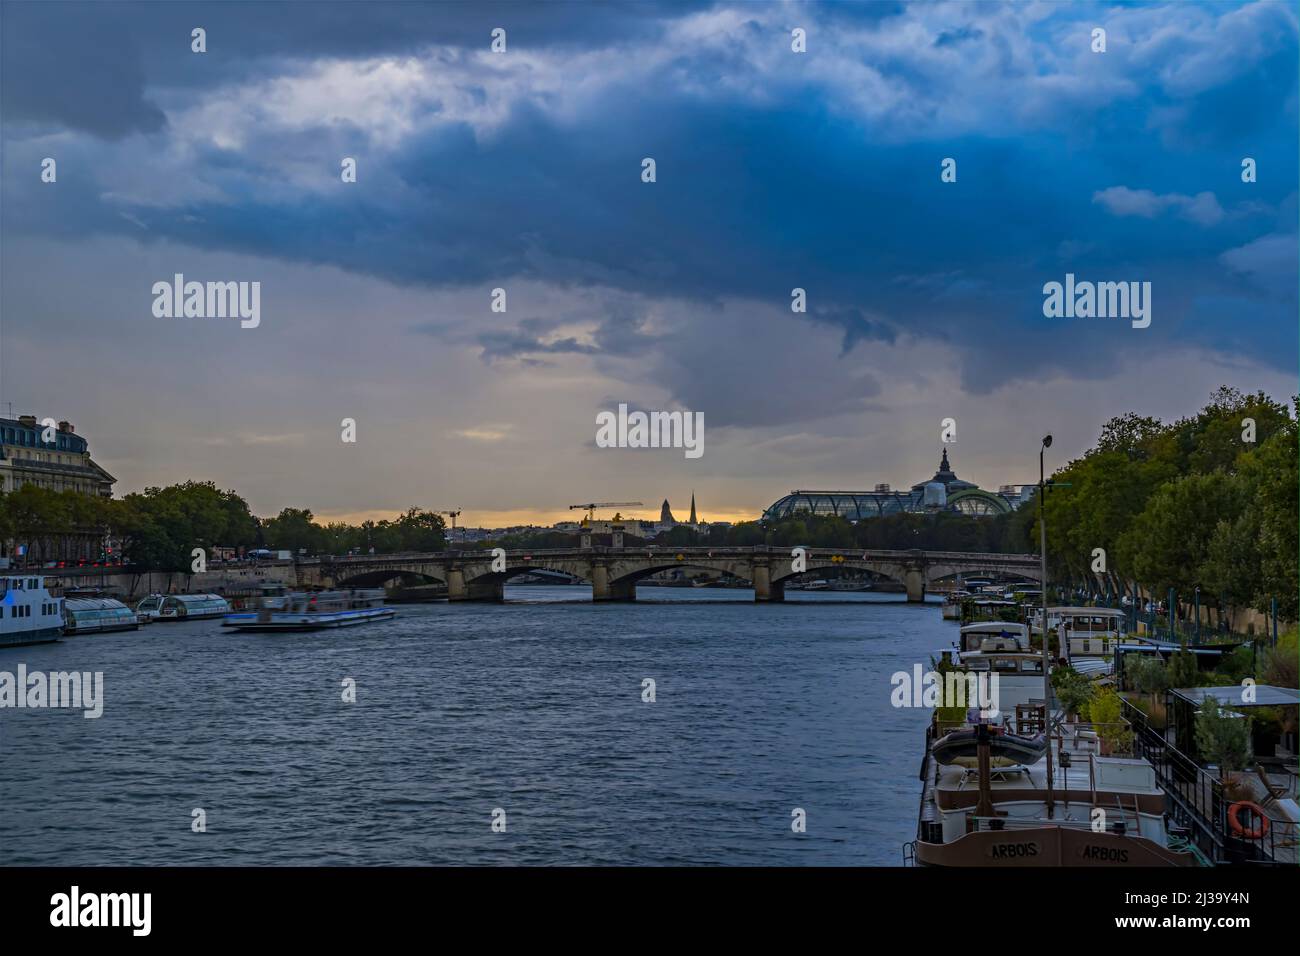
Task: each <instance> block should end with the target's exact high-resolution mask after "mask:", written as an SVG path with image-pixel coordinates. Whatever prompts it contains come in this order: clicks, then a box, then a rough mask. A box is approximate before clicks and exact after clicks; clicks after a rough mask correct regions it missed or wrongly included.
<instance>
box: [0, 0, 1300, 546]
mask: <svg viewBox="0 0 1300 956" xmlns="http://www.w3.org/2000/svg"><path fill="white" fill-rule="evenodd" d="M602 11H603V15H602V16H599V17H595V16H590V15H589V12H588V9H587V8H586V7H585V5H580V4H573V5H556V4H551V5H545V6H537V5H527V4H521V5H516V4H508V3H507V4H496V5H493V4H482V5H477V4H476V5H468V4H446V5H441V6H438V7H436V8H429V7H425V6H422V5H416V4H403V3H393V4H390V3H372V4H368V5H367V6H366V10H365V16H364V18H361V19H359V18H358V17H357V14H356V10H355V9H354V8H352V7H351V5H348V4H332V3H326V4H312V3H299V4H292V5H255V4H216V5H212V4H202V3H200V4H186V5H170V4H145V5H138V6H127V5H120V6H119V5H112V6H104V5H96V4H89V5H79V4H71V3H69V4H7V5H6V6H5V10H4V15H5V32H4V36H3V38H0V42H3V44H4V46H3V51H2V52H3V57H0V69H2V70H3V74H2V75H0V81H2V82H0V88H2V90H3V93H2V96H3V101H2V103H0V105H2V106H3V111H2V112H3V127H2V129H0V132H2V134H3V142H4V147H5V148H4V150H3V164H4V165H3V177H2V183H0V210H3V222H2V223H0V225H2V226H3V228H2V229H0V274H2V278H3V282H2V283H0V316H2V317H0V402H12V403H13V412H14V414H15V415H20V414H26V413H31V414H35V415H37V416H39V417H45V416H49V417H52V418H54V419H56V420H63V419H67V420H69V421H71V422H73V423H74V424H75V426H76V428H77V434H79V435H83V436H85V437H86V438H87V439H88V441H89V442H90V448H91V452H92V454H93V455H94V457H95V460H96V461H97V462H98V463H99V464H101V465H102V466H103V467H104V468H105V469H106V470H107V471H108V472H110V473H111V474H112V475H114V476H115V477H116V478H117V485H116V492H115V493H116V494H117V495H118V496H121V495H124V494H127V493H130V492H131V491H138V490H141V489H143V488H144V487H145V486H147V485H166V484H171V483H174V482H178V481H184V480H187V479H196V480H211V481H213V482H215V483H216V484H217V485H218V486H220V487H222V488H230V489H234V490H235V491H237V492H238V493H240V494H241V495H242V496H244V498H245V499H246V500H247V501H248V503H249V505H250V507H251V508H252V510H253V511H254V512H255V513H256V514H258V515H262V516H272V515H274V514H276V513H278V512H279V511H280V510H281V509H282V508H285V507H302V508H309V509H311V511H312V512H313V513H314V514H315V515H317V516H318V517H319V518H320V519H321V520H326V521H328V520H348V521H358V520H363V519H364V518H365V517H372V518H375V519H378V518H380V517H391V516H393V515H394V514H396V513H398V512H400V511H403V510H405V509H406V508H409V507H412V506H417V507H422V508H426V509H431V510H440V509H449V508H461V509H463V510H464V515H463V517H462V519H461V520H462V521H466V522H469V523H472V524H474V525H485V526H486V525H491V526H503V525H509V524H527V523H533V524H552V523H554V522H555V521H557V520H565V518H566V517H571V516H572V515H571V514H570V513H569V512H568V511H567V506H568V505H569V504H572V503H576V502H580V501H591V500H641V501H644V502H646V505H645V508H644V509H643V510H642V511H641V512H640V513H639V515H638V516H644V517H647V518H652V517H653V516H654V515H655V514H656V513H657V510H658V507H659V503H660V502H661V501H662V500H663V499H664V498H665V497H667V498H668V499H669V500H670V501H672V502H673V503H674V509H675V510H679V511H680V510H683V509H684V507H685V503H686V502H687V501H688V500H689V497H690V494H691V492H692V491H694V492H695V494H696V496H697V501H698V504H699V509H700V513H701V515H702V516H703V517H704V518H705V519H707V520H721V521H733V522H734V521H738V520H747V519H752V518H755V517H757V516H758V515H759V514H760V513H761V512H762V510H763V508H765V507H767V506H768V505H770V504H771V503H772V502H774V501H775V500H776V499H778V498H779V497H781V496H782V495H785V494H787V493H788V492H789V491H791V490H793V489H802V488H818V489H822V488H827V489H844V490H860V489H870V488H872V487H873V486H874V485H875V484H876V483H880V482H889V483H890V484H892V485H894V486H895V487H899V486H904V485H910V484H911V483H913V482H915V481H917V480H919V479H920V478H923V477H925V476H927V475H929V474H931V473H933V471H934V465H935V462H936V461H937V459H938V456H939V452H940V450H941V447H942V446H941V444H940V435H941V430H942V422H943V421H944V420H945V419H953V420H955V423H956V442H954V443H952V444H951V445H949V446H948V447H949V448H950V449H951V452H952V454H953V456H954V464H955V467H956V468H957V471H958V473H959V474H960V475H961V476H962V477H963V478H966V479H969V480H971V481H973V482H976V483H977V484H978V485H980V487H982V488H986V489H993V490H996V489H997V488H998V486H999V485H1002V484H1019V483H1024V482H1029V481H1033V480H1036V478H1037V461H1036V457H1037V451H1038V441H1039V438H1040V437H1041V435H1042V434H1045V433H1048V432H1051V433H1052V434H1053V435H1054V436H1055V443H1054V445H1053V447H1052V449H1051V451H1050V452H1049V454H1048V459H1047V460H1048V465H1049V467H1055V466H1059V465H1062V464H1064V463H1065V462H1066V461H1068V460H1069V459H1070V458H1073V457H1077V456H1078V455H1079V454H1081V453H1082V452H1083V451H1084V450H1085V449H1086V448H1088V447H1089V446H1091V445H1092V444H1093V443H1094V442H1095V440H1096V438H1097V435H1098V433H1099V430H1100V428H1101V426H1102V424H1103V423H1104V422H1105V421H1106V420H1107V419H1109V418H1111V417H1112V416H1114V415H1117V414H1122V413H1124V412H1129V411H1133V412H1137V413H1139V414H1143V415H1153V416H1157V417H1160V418H1162V419H1164V420H1166V421H1168V420H1172V419H1176V418H1179V417H1182V416H1185V415H1191V414H1194V413H1195V412H1196V411H1197V410H1198V409H1199V408H1201V407H1202V406H1203V405H1204V404H1205V402H1206V400H1207V399H1208V398H1209V396H1210V394H1211V393H1212V392H1213V390H1214V389H1215V388H1217V387H1218V386H1220V385H1225V384H1226V385H1232V386H1235V387H1237V388H1240V389H1241V390H1243V391H1248V392H1253V391H1256V390H1260V389H1262V390H1264V391H1266V392H1268V393H1269V394H1271V395H1272V396H1273V397H1275V398H1278V399H1280V400H1283V401H1285V400H1287V399H1288V398H1289V397H1290V396H1291V395H1292V394H1294V392H1295V391H1296V358H1297V354H1300V340H1298V337H1297V326H1296V314H1297V307H1298V304H1297V290H1298V289H1300V265H1298V263H1300V239H1298V237H1297V217H1298V215H1300V203H1298V200H1297V193H1296V188H1295V184H1296V182H1297V181H1298V179H1300V169H1298V166H1300V154H1298V151H1297V148H1296V145H1297V140H1298V139H1300V134H1298V132H1297V130H1298V127H1297V103H1298V102H1300V96H1298V95H1297V92H1298V91H1297V82H1296V75H1297V59H1296V34H1297V19H1296V13H1295V11H1294V8H1293V7H1291V6H1289V5H1286V4H1282V3H1272V2H1259V3H1243V4H1223V5H1221V4H1215V5H1193V4H1181V3H1167V4H1152V5H1138V6H1128V5H1125V6H1119V7H1110V6H1092V5H1069V6H1067V5H1038V4H1024V3H1001V4H1000V3H986V4H985V3H982V4H964V3H963V4H906V5H894V4H886V3H873V4H863V5H845V4H808V5H799V6H793V7H792V6H787V5H776V4H770V5H769V4H753V3H718V4H708V3H698V4H676V3H671V4H670V3H657V2H655V3H639V4H629V5H625V6H617V5H614V6H609V7H608V8H602ZM200 21H201V22H202V25H203V27H204V28H205V29H206V31H207V43H206V52H203V53H195V52H192V50H191V41H190V35H191V30H192V29H193V28H194V27H195V25H196V23H198V22H200ZM793 21H801V22H800V23H795V22H793ZM794 26H801V27H803V28H805V29H806V36H807V52H806V53H795V52H793V51H792V50H791V45H790V31H791V29H792V27H794ZM496 27H502V28H504V29H505V30H506V31H507V33H508V36H509V42H508V46H507V49H506V52H504V53H493V52H492V51H491V49H490V42H491V31H492V30H493V29H494V28H496ZM1097 27H1103V28H1105V29H1106V31H1107V35H1108V44H1107V48H1106V51H1105V52H1104V53H1094V52H1093V51H1092V49H1091V42H1092V41H1091V37H1092V31H1093V30H1094V29H1095V28H1097ZM52 56H56V57H57V58H58V63H59V64H60V65H59V69H58V70H57V71H50V70H49V69H48V61H49V58H50V57H52ZM107 91H111V95H108V94H107ZM647 158H652V159H654V161H655V171H656V175H655V181H654V182H645V181H643V161H644V160H645V159H647ZM47 159H52V160H55V161H56V163H57V178H56V179H55V180H54V181H48V179H46V178H43V172H44V170H45V168H46V167H45V160H47ZM348 160H352V161H354V162H355V166H354V169H355V174H356V175H355V181H350V180H349V179H347V178H346V173H347V169H348V166H347V161H348ZM949 160H951V161H952V166H951V170H952V173H953V175H952V177H951V179H945V178H944V177H945V173H946V171H947V170H948V169H949V165H948V162H947V161H949ZM1247 160H1249V161H1250V163H1251V164H1252V165H1251V167H1250V168H1251V170H1252V175H1251V177H1250V179H1247V177H1246V175H1245V166H1244V164H1245V163H1246V161H1247ZM177 275H181V276H183V277H184V280H185V281H186V282H188V281H195V282H200V283H203V284H204V291H205V297H204V303H203V305H204V307H203V309H202V310H198V309H196V310H194V311H195V313H196V314H194V315H191V316H190V317H188V318H186V317H183V316H184V313H185V311H186V309H185V307H184V301H183V300H184V295H183V293H184V289H183V288H182V289H181V293H182V295H179V296H178V295H177V294H176V292H175V289H174V287H173V291H172V294H171V295H170V297H168V296H163V298H164V301H163V305H165V306H167V308H158V309H156V308H155V305H156V303H157V300H158V297H159V296H160V295H163V294H162V293H155V291H154V290H155V288H157V287H159V286H160V284H161V285H163V286H171V285H172V284H173V281H174V277H175V276H177ZM1069 276H1074V277H1077V278H1078V280H1079V281H1080V282H1081V283H1082V282H1089V283H1098V284H1101V283H1118V282H1126V283H1127V282H1136V283H1141V284H1143V285H1142V286H1141V287H1142V288H1143V289H1146V288H1148V287H1147V286H1146V285H1145V283H1150V285H1149V295H1145V294H1144V296H1143V300H1142V308H1143V310H1144V311H1145V316H1144V318H1143V319H1142V322H1146V321H1147V319H1148V318H1149V320H1150V324H1149V326H1147V327H1141V323H1138V322H1131V321H1129V320H1128V319H1125V318H1106V319H1099V318H1088V317H1078V313H1077V311H1076V310H1068V311H1067V313H1066V314H1067V315H1073V316H1074V317H1065V316H1061V317H1053V318H1049V317H1048V316H1047V315H1046V314H1045V309H1044V287H1045V285H1046V284H1048V283H1053V282H1056V283H1062V282H1065V281H1066V280H1067V277H1069ZM224 283H235V284H242V285H235V286H231V287H230V288H231V289H234V290H235V292H234V295H233V298H232V299H230V301H229V303H227V305H228V306H229V307H225V306H222V295H223V294H224V293H223V292H222V291H221V288H218V289H217V290H215V294H214V286H217V285H218V284H224ZM254 284H256V287H255V288H254ZM1071 284H1072V283H1071ZM222 288H224V286H222ZM1098 288H1100V285H1099V286H1098ZM255 290H256V294H257V300H256V305H257V309H256V311H257V315H256V322H254V321H253V320H252V319H251V318H249V319H247V320H244V321H241V319H240V318H239V315H238V314H237V313H238V309H237V308H235V307H236V306H239V305H240V303H244V304H247V305H248V306H249V308H248V309H247V310H245V311H247V312H248V313H249V314H250V316H251V314H252V306H253V304H254V302H253V293H254V291H255ZM498 290H500V292H501V293H502V294H500V295H498ZM795 290H803V292H804V300H805V302H806V308H807V310H806V311H805V312H797V311H792V296H793V293H794V291H795ZM241 295H242V298H241ZM178 300H180V303H179V304H180V305H181V309H180V313H181V316H182V317H177V316H176V312H177V309H176V305H177V302H178ZM209 303H215V305H216V306H217V308H216V309H212V308H210V307H209ZM498 306H499V308H498ZM502 309H503V310H504V311H502ZM168 312H170V313H172V315H171V317H166V313H168ZM200 312H201V313H202V314H203V315H205V316H207V317H202V318H201V317H198V313H200ZM223 312H224V313H225V316H224V317H222V313H223ZM160 313H162V314H160ZM241 326H242V327H241ZM620 404H627V405H628V406H629V407H631V408H636V409H650V410H655V409H657V410H664V411H686V410H690V411H691V412H693V413H698V414H700V415H702V416H703V421H704V441H703V445H702V447H703V453H702V455H701V456H700V457H698V458H688V457H686V456H684V455H683V452H682V450H681V449H653V448H649V449H640V448H619V447H611V448H606V447H598V445H597V422H598V416H599V415H600V414H601V413H602V412H608V411H610V410H613V409H617V408H618V407H619V405H620ZM344 420H353V421H355V423H356V439H357V440H356V442H355V443H348V442H345V441H343V440H341V431H342V430H343V425H342V423H343V422H344ZM678 502H681V504H680V505H679V504H678Z"/></svg>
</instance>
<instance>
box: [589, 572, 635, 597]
mask: <svg viewBox="0 0 1300 956" xmlns="http://www.w3.org/2000/svg"><path fill="white" fill-rule="evenodd" d="M591 599H592V600H593V601H635V600H636V582H635V581H633V580H631V579H630V578H622V579H620V580H616V581H611V580H610V579H609V568H608V567H607V566H606V565H604V564H593V565H592V566H591Z"/></svg>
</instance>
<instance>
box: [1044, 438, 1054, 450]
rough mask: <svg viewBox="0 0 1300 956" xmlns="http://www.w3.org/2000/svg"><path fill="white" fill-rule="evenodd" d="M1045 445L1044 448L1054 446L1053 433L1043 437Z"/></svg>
mask: <svg viewBox="0 0 1300 956" xmlns="http://www.w3.org/2000/svg"><path fill="white" fill-rule="evenodd" d="M1043 447H1044V448H1051V447H1052V436H1051V435H1048V436H1046V437H1045V438H1044V439H1043Z"/></svg>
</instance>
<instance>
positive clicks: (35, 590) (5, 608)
mask: <svg viewBox="0 0 1300 956" xmlns="http://www.w3.org/2000/svg"><path fill="white" fill-rule="evenodd" d="M62 634H63V598H61V597H57V596H56V595H54V594H53V593H51V592H50V590H49V589H48V588H47V587H46V584H45V579H44V578H43V577H42V576H41V575H31V574H23V575H18V574H14V575H4V576H0V647H20V646H23V645H26V644H48V643H50V642H52V641H57V640H58V639H59V638H60V637H61V636H62Z"/></svg>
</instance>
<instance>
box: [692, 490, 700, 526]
mask: <svg viewBox="0 0 1300 956" xmlns="http://www.w3.org/2000/svg"><path fill="white" fill-rule="evenodd" d="M691 524H699V522H698V521H697V520H696V519H695V492H694V491H692V492H691Z"/></svg>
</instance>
